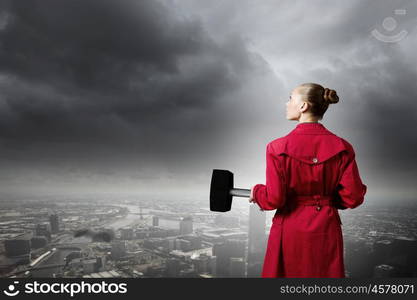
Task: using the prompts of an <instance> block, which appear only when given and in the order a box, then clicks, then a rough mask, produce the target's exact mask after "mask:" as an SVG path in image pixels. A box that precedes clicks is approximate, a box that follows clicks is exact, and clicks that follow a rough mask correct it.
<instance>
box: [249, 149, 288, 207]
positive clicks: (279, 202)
mask: <svg viewBox="0 0 417 300" xmlns="http://www.w3.org/2000/svg"><path fill="white" fill-rule="evenodd" d="M251 194H252V196H251V198H250V199H249V202H255V203H257V204H258V205H259V207H260V208H261V210H274V209H279V208H281V207H283V206H284V204H285V194H286V188H285V172H284V169H283V167H282V164H281V162H280V161H279V157H277V156H275V155H274V153H273V150H272V146H271V143H269V144H268V145H267V147H266V184H256V185H255V186H253V187H252V189H251Z"/></svg>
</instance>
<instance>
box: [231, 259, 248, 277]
mask: <svg viewBox="0 0 417 300" xmlns="http://www.w3.org/2000/svg"><path fill="white" fill-rule="evenodd" d="M245 269H246V262H245V259H244V258H243V257H231V258H230V277H233V278H242V277H245Z"/></svg>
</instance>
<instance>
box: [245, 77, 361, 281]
mask: <svg viewBox="0 0 417 300" xmlns="http://www.w3.org/2000/svg"><path fill="white" fill-rule="evenodd" d="M338 101H339V97H338V96H337V94H336V92H335V91H334V90H330V89H327V88H323V87H322V86H321V85H319V84H314V83H305V84H302V85H300V86H298V87H297V88H295V89H294V90H293V91H292V93H291V96H290V99H289V101H288V102H287V119H288V120H297V121H298V122H299V123H298V124H297V126H296V127H295V128H294V129H293V130H292V131H291V132H290V133H289V134H287V135H286V136H284V137H281V138H277V139H275V140H273V141H271V142H269V143H268V145H267V147H266V184H265V185H264V184H256V185H255V186H253V187H252V189H251V196H250V199H249V202H254V203H256V204H257V205H259V207H260V208H261V210H275V209H276V210H277V211H276V213H275V215H274V217H273V219H272V226H271V230H270V233H269V238H268V245H267V250H266V253H265V258H264V264H263V270H262V277H298V278H300V277H313V278H318V277H327V278H331V277H345V268H344V260H343V236H342V229H341V224H342V223H341V221H340V216H339V212H338V209H346V208H355V207H357V206H359V205H361V204H362V202H363V201H364V195H365V193H366V190H367V186H366V185H364V184H363V183H362V181H361V178H360V176H359V170H358V166H357V164H356V161H355V152H354V150H353V147H352V145H351V144H350V143H349V142H347V141H346V140H345V139H343V138H341V137H338V136H337V135H335V134H333V133H332V132H330V131H329V130H327V129H326V128H325V127H324V125H323V124H321V123H319V122H318V120H321V119H322V118H323V115H324V113H325V112H326V110H327V108H328V106H329V104H332V103H337V102H338Z"/></svg>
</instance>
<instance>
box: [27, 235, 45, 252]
mask: <svg viewBox="0 0 417 300" xmlns="http://www.w3.org/2000/svg"><path fill="white" fill-rule="evenodd" d="M47 244H48V239H47V238H46V236H36V235H35V236H34V237H32V238H31V239H30V246H31V248H32V249H38V248H42V247H45V246H46V245H47Z"/></svg>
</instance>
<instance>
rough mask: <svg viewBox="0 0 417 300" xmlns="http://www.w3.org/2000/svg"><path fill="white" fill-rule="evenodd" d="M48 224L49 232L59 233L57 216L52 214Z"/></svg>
mask: <svg viewBox="0 0 417 300" xmlns="http://www.w3.org/2000/svg"><path fill="white" fill-rule="evenodd" d="M49 223H50V225H51V232H52V233H58V232H59V218H58V214H52V215H50V216H49Z"/></svg>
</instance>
